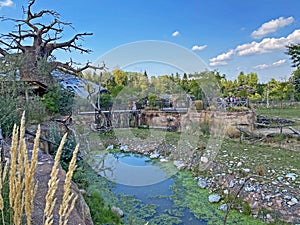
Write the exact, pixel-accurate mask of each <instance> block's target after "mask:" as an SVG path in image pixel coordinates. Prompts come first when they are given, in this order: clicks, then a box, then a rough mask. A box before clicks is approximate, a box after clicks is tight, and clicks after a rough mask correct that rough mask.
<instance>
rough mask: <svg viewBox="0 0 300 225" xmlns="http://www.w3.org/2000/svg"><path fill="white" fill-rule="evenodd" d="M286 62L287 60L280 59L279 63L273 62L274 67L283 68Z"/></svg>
mask: <svg viewBox="0 0 300 225" xmlns="http://www.w3.org/2000/svg"><path fill="white" fill-rule="evenodd" d="M285 62H286V59H280V60H278V61H277V62H273V63H272V66H281V65H282V64H284V63H285Z"/></svg>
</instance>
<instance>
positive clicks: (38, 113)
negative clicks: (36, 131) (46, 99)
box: [26, 96, 48, 123]
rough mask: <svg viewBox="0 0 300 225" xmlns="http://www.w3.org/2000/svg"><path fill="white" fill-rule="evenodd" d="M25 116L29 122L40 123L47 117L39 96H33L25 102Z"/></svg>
mask: <svg viewBox="0 0 300 225" xmlns="http://www.w3.org/2000/svg"><path fill="white" fill-rule="evenodd" d="M26 117H27V118H26V120H27V121H28V122H29V123H41V122H43V121H45V120H46V119H47V118H48V117H47V113H46V107H45V105H44V104H43V102H42V100H41V98H40V97H39V96H33V97H32V98H30V99H29V100H28V102H26Z"/></svg>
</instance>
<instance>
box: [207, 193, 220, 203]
mask: <svg viewBox="0 0 300 225" xmlns="http://www.w3.org/2000/svg"><path fill="white" fill-rule="evenodd" d="M220 200H221V197H220V195H217V194H212V195H210V196H208V201H209V202H211V203H216V202H219V201H220Z"/></svg>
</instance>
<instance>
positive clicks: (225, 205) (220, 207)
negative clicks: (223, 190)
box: [218, 204, 228, 211]
mask: <svg viewBox="0 0 300 225" xmlns="http://www.w3.org/2000/svg"><path fill="white" fill-rule="evenodd" d="M218 209H219V210H222V211H227V209H228V206H227V204H222V205H220V206H219V208H218Z"/></svg>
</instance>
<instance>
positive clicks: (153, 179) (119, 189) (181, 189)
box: [89, 151, 261, 225]
mask: <svg viewBox="0 0 300 225" xmlns="http://www.w3.org/2000/svg"><path fill="white" fill-rule="evenodd" d="M89 158H90V161H89V164H90V165H91V167H92V168H93V169H94V170H95V171H96V172H97V173H98V178H99V181H100V182H101V184H102V186H101V187H99V186H97V187H96V186H94V187H93V188H97V189H99V191H101V194H102V196H103V197H104V198H105V200H106V201H107V202H109V204H110V205H115V206H117V207H119V208H120V209H121V210H123V212H124V214H125V217H124V218H123V222H124V224H134V225H144V224H146V223H147V222H148V224H149V225H150V224H153V225H158V224H163V225H173V224H179V225H185V224H190V225H194V224H197V225H201V224H223V218H224V215H225V213H224V212H223V211H221V210H219V209H218V206H219V205H220V204H211V203H209V201H208V196H209V193H208V191H207V190H203V189H200V188H199V187H198V186H197V181H196V180H195V179H194V177H193V176H192V175H191V174H190V173H189V172H188V171H180V172H178V171H177V169H176V168H175V167H174V166H173V165H172V163H171V162H160V161H159V160H158V159H150V158H149V157H147V156H144V155H139V154H134V153H123V152H118V151H116V152H108V151H96V152H93V153H92V154H90V157H89ZM91 188H92V187H91ZM228 224H261V223H260V221H257V220H254V219H253V218H251V217H249V216H247V217H246V216H244V215H242V214H240V213H237V212H234V211H233V212H232V213H230V217H229V220H228Z"/></svg>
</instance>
